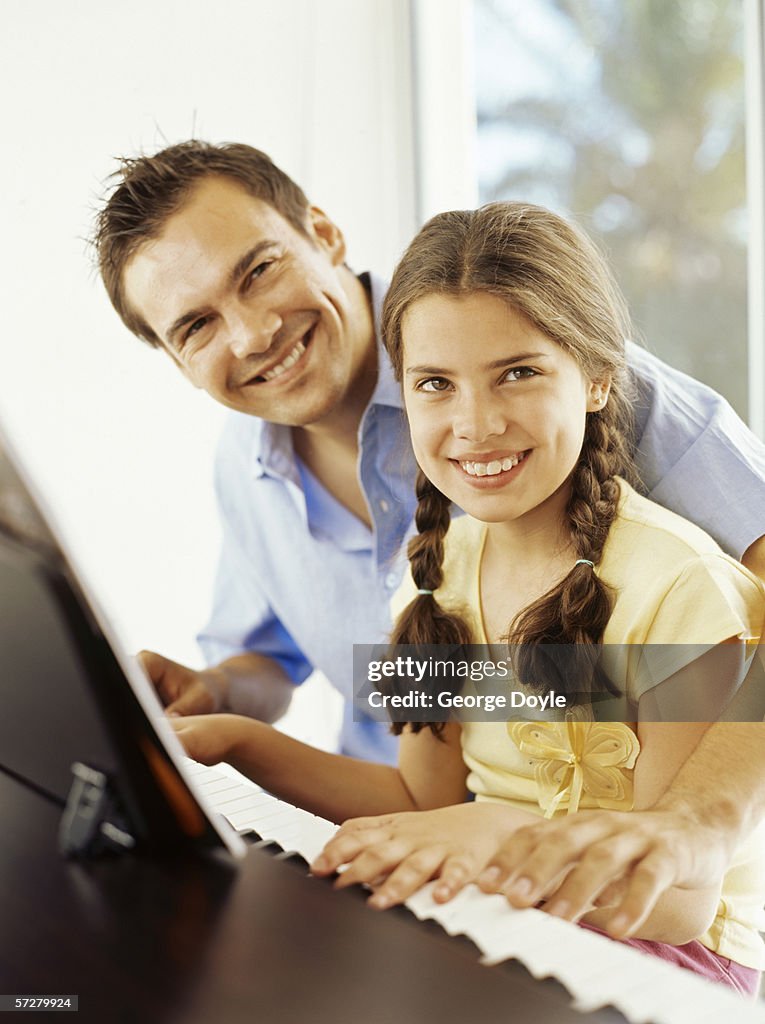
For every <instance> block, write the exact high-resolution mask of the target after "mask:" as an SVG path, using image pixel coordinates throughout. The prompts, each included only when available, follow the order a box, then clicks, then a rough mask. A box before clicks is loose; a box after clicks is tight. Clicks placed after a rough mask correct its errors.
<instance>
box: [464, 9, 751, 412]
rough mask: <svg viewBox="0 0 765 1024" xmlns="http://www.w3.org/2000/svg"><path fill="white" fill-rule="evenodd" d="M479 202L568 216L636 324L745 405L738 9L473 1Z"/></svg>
mask: <svg viewBox="0 0 765 1024" xmlns="http://www.w3.org/2000/svg"><path fill="white" fill-rule="evenodd" d="M473 12H474V13H473V17H474V29H475V36H474V38H475V54H474V66H475V69H476V102H477V112H478V161H477V162H478V169H479V191H480V198H481V202H489V201H491V200H494V199H510V198H513V199H528V200H530V201H533V202H538V203H541V204H543V205H546V206H550V207H551V208H553V209H555V210H557V211H559V212H561V213H566V214H570V215H572V216H574V217H575V218H576V219H577V220H578V221H579V222H580V223H581V224H582V225H583V226H584V227H585V228H587V230H589V231H590V233H591V234H592V235H594V237H595V238H596V239H598V240H599V241H600V243H601V245H602V246H603V248H604V249H605V250H606V252H607V253H608V255H609V257H610V259H611V262H612V265H613V266H614V269H615V272H616V276H617V278H618V280H619V282H620V284H621V286H622V288H623V290H624V292H625V294H626V296H627V299H628V301H629V304H630V308H631V310H632V314H633V318H634V321H635V324H636V328H637V335H638V337H639V338H641V339H642V340H643V341H644V342H645V344H646V345H647V347H648V348H650V349H651V350H652V351H654V352H656V353H657V354H658V355H660V356H661V357H662V358H663V359H665V360H667V361H668V362H670V363H672V364H673V365H674V366H676V367H678V368H679V369H682V370H684V371H685V372H687V373H690V374H692V375H693V376H695V377H697V378H699V379H700V380H703V381H705V382H707V383H708V384H710V385H711V386H713V387H714V388H716V390H718V391H720V392H722V393H723V394H724V395H725V396H726V397H727V398H728V399H729V401H730V402H731V403H732V404H733V406H734V407H735V408H736V410H737V411H738V412H739V413H740V414H741V415H742V416H743V417H746V416H747V414H748V411H749V398H748V390H747V388H748V359H749V355H748V347H747V230H748V225H747V206H746V147H745V131H746V124H745V101H744V91H745V89H744V83H745V76H744V5H743V4H741V3H737V2H731V0H672V2H671V3H667V2H666V0H629V2H628V0H474V5H473Z"/></svg>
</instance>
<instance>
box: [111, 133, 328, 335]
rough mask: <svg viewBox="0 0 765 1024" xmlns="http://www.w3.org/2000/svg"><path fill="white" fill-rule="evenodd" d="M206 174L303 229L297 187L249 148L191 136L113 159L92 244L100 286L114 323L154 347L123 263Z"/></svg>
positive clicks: (303, 208)
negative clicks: (116, 162)
mask: <svg viewBox="0 0 765 1024" xmlns="http://www.w3.org/2000/svg"><path fill="white" fill-rule="evenodd" d="M212 176H218V177H225V178H230V179H231V180H232V181H236V182H239V184H240V185H242V186H243V187H244V188H245V189H246V190H247V191H248V192H249V193H250V195H251V196H253V197H254V198H255V199H260V200H262V201H263V202H264V203H268V205H269V206H272V207H273V208H274V209H275V210H276V211H277V213H279V214H281V216H282V217H284V219H285V220H286V221H288V222H289V223H290V224H291V225H292V226H293V227H294V228H295V229H296V230H298V231H300V232H301V233H302V234H305V233H306V226H307V212H308V200H307V199H306V197H305V194H304V193H303V190H302V189H301V188H300V187H299V186H298V185H296V184H295V182H294V181H292V179H291V178H290V177H288V175H286V174H285V173H284V171H282V170H280V169H279V168H278V167H277V166H276V165H275V164H274V163H273V162H272V161H271V159H270V157H268V156H267V155H266V154H265V153H262V152H261V151H260V150H259V149H254V148H253V147H252V146H246V145H244V144H242V143H226V144H224V145H222V146H214V145H212V144H211V143H209V142H200V141H199V140H197V139H191V140H189V141H188V142H180V143H178V144H177V145H174V146H168V147H167V148H166V149H163V150H161V151H160V152H159V153H156V154H155V155H154V156H139V157H125V158H123V159H121V160H120V168H119V170H118V171H116V172H115V174H114V175H113V176H112V177H113V178H115V179H116V181H115V183H114V187H113V191H112V192H111V194H110V195H109V197H108V199H107V200H106V202H105V204H104V206H103V208H102V209H101V211H100V212H99V213H98V216H97V218H96V224H95V231H94V234H93V244H94V246H95V249H96V254H97V258H98V268H99V271H100V273H101V277H102V279H103V282H104V285H105V286H106V291H107V293H108V295H109V298H110V299H111V303H112V305H113V306H114V308H115V309H116V310H117V313H118V314H119V315H120V318H121V319H122V322H123V323H124V324H125V325H126V326H127V327H128V328H129V330H131V331H132V332H133V334H137V335H138V337H139V338H142V339H143V340H144V341H146V342H148V343H149V344H150V345H153V346H154V347H155V348H158V347H159V346H160V344H161V342H160V340H159V338H158V337H157V335H156V334H155V333H154V331H153V330H152V329H151V327H150V326H149V325H148V324H147V323H145V322H144V321H143V320H142V319H141V317H140V316H138V314H137V313H136V312H135V311H134V310H132V309H131V308H130V306H129V305H128V302H127V299H126V297H125V292H124V287H123V276H124V270H125V265H126V264H127V262H128V260H129V259H130V258H131V256H132V255H133V254H134V253H135V251H136V250H137V249H138V248H139V246H140V245H142V244H143V243H144V242H146V241H148V240H149V239H152V238H156V237H157V236H158V235H159V234H160V233H161V231H162V228H163V227H164V225H165V224H166V222H167V220H168V218H169V217H171V216H172V215H173V214H174V213H175V212H176V211H177V210H178V209H179V208H180V207H181V206H182V204H183V202H184V200H185V199H186V197H187V196H188V194H189V192H190V191H191V189H192V188H193V187H194V185H195V184H196V183H197V182H199V181H201V180H202V179H203V178H207V177H212Z"/></svg>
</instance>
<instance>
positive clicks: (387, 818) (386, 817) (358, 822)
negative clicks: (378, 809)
mask: <svg viewBox="0 0 765 1024" xmlns="http://www.w3.org/2000/svg"><path fill="white" fill-rule="evenodd" d="M402 817H404V814H378V815H371V816H369V817H366V818H349V819H348V820H347V821H344V822H343V824H342V825H341V826H340V828H339V829H338V833H337V834H338V835H339V834H340V833H344V832H360V831H361V832H363V831H367V830H369V829H384V828H389V827H390V826H391V825H392V824H393V823H394V821H395V820H396V819H397V818H402Z"/></svg>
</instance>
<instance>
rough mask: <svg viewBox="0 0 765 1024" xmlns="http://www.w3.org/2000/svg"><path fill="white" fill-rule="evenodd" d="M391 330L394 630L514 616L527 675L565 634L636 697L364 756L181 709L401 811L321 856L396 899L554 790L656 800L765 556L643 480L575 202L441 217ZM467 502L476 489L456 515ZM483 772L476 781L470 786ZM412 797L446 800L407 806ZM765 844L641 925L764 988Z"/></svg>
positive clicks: (404, 639) (296, 782)
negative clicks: (401, 493)
mask: <svg viewBox="0 0 765 1024" xmlns="http://www.w3.org/2000/svg"><path fill="white" fill-rule="evenodd" d="M383 331H384V339H385V343H386V346H387V348H388V351H389V354H390V357H391V361H392V363H393V366H394V369H395V371H396V374H397V377H398V379H399V380H400V381H401V383H402V387H403V392H404V399H405V404H406V409H407V415H408V417H409V423H410V429H411V433H412V443H413V447H414V451H415V455H416V457H417V461H418V463H419V466H420V468H421V473H420V476H419V479H418V485H417V494H418V502H419V503H418V510H417V517H416V522H417V527H418V534H417V536H416V537H415V538H414V539H413V540H412V542H411V544H410V548H409V560H410V568H411V578H410V580H409V581H408V582H407V583H405V584H404V586H403V587H402V591H401V592H400V593H399V595H398V597H397V601H396V602H395V610H396V611H398V612H400V614H399V618H398V621H397V623H396V628H395V630H394V636H393V640H394V642H396V643H407V644H420V643H429V644H430V643H437V644H455V643H456V644H463V643H470V642H472V643H487V642H490V643H496V642H499V641H505V640H507V639H508V638H509V639H510V640H511V641H512V642H513V643H514V644H515V643H517V644H519V645H520V646H519V647H518V648H517V651H518V652H519V656H518V658H517V659H516V665H517V669H518V673H519V679H520V684H521V685H523V684H526V683H528V682H530V681H532V680H537V679H539V678H540V673H541V675H542V676H543V675H544V670H545V659H544V653H545V652H544V645H545V644H566V645H571V646H570V648H568V649H569V650H570V652H571V658H573V659H576V661H577V664H574V665H573V666H572V665H571V663H569V669H570V670H569V671H568V672H567V673H566V674H565V675H564V676H562V677H561V678H560V679H559V680H558V682H557V683H556V686H557V688H558V690H559V692H560V689H561V686H563V687H566V686H567V685H568V684H567V682H566V680H567V679H570V678H573V679H579V678H582V676H581V672H583V671H585V670H589V666H590V664H591V655H592V652H593V650H596V649H597V648H598V647H599V645H601V644H605V645H613V646H608V647H606V648H603V650H605V651H607V652H608V653H607V655H606V658H605V662H606V665H605V667H606V670H607V676H608V682H604V683H603V684H602V688H603V690H604V693H605V692H607V693H608V695H609V696H610V697H611V700H612V702H614V701H616V702H617V704H618V703H620V711H621V714H620V715H618V716H616V717H621V719H622V721H621V722H619V721H616V722H599V721H595V720H594V718H593V714H592V711H591V706H590V704H589V703H586V704H583V703H578V701H579V700H580V699H581V698H579V697H577V694H576V693H574V692H570V688H569V692H567V700H568V709H567V712H566V718H565V720H564V721H542V722H523V721H510V722H509V723H496V722H494V723H491V722H464V723H462V724H461V725H460V724H459V723H456V722H450V723H447V724H446V725H443V724H441V725H439V724H437V723H433V724H432V725H431V726H430V727H429V728H428V727H422V726H421V725H420V724H417V723H410V724H409V725H408V726H406V727H405V728H403V734H402V739H401V749H400V759H399V765H398V769H393V768H387V767H384V766H380V765H371V764H367V763H364V762H354V765H353V770H349V768H350V766H349V765H348V759H343V758H338V757H335V756H334V755H329V754H323V753H321V752H319V751H315V750H313V749H312V748H308V747H305V746H304V745H302V744H299V743H296V742H295V741H292V740H289V739H288V738H287V737H284V736H282V735H281V734H279V733H276V732H274V730H272V729H270V727H268V726H265V725H263V724H262V723H259V722H253V721H251V720H246V719H238V718H236V716H220V715H217V716H215V719H216V724H215V728H214V730H213V729H212V728H207V727H205V726H204V725H203V724H201V723H200V722H199V720H195V719H193V718H192V719H180V720H178V722H177V725H176V728H177V729H178V731H179V733H180V734H181V738H182V739H184V740H185V742H186V744H187V747H188V749H189V752H190V753H191V754H192V756H193V757H196V758H197V759H198V760H203V761H207V762H208V763H213V762H214V761H216V760H221V759H225V760H228V761H230V762H231V763H233V764H235V766H236V767H238V768H239V769H240V770H242V771H244V772H245V773H247V774H250V775H251V776H252V777H254V778H256V780H257V781H258V782H260V783H261V784H262V785H264V786H266V787H267V788H269V789H271V790H272V791H274V792H276V793H277V794H278V795H280V796H282V797H283V798H284V799H287V800H290V801H292V802H293V803H297V804H300V805H301V806H304V807H307V808H308V809H309V810H312V811H314V812H315V813H319V814H322V815H324V816H325V817H330V818H332V819H333V820H336V821H342V820H345V819H347V818H348V817H349V816H351V815H355V814H366V815H370V814H378V815H379V814H382V815H384V817H378V818H364V819H361V820H357V821H352V822H348V823H347V824H346V825H345V826H344V828H343V829H341V831H340V832H339V833H338V835H337V836H336V837H335V838H334V839H333V840H332V842H330V843H329V844H328V846H327V848H326V849H325V851H324V852H323V854H322V856H321V857H320V858H318V860H317V861H316V862H315V863H314V865H312V869H313V870H314V872H315V873H317V874H329V873H331V872H333V871H334V870H336V869H337V868H338V867H339V866H340V865H341V864H347V865H349V866H348V867H347V869H346V870H345V871H344V873H343V874H342V875H341V876H340V878H339V879H338V882H337V883H336V884H337V885H338V886H339V887H342V886H346V885H350V884H353V883H355V882H370V883H373V882H378V881H379V880H380V879H385V881H384V883H383V884H382V885H381V886H380V887H379V888H378V890H377V891H376V893H375V894H374V895H373V896H372V897H371V899H370V902H371V903H372V905H373V906H377V907H379V908H384V907H386V906H390V905H391V904H393V903H395V902H399V901H400V900H402V899H404V898H406V897H407V896H408V895H410V894H411V893H412V892H413V891H414V890H415V889H416V888H418V887H419V886H420V885H422V884H423V883H424V882H425V881H427V880H428V879H430V878H432V877H439V879H440V881H439V885H438V887H437V889H436V898H441V899H448V898H450V896H451V895H453V894H454V892H456V891H457V890H458V889H459V888H460V887H461V886H462V885H464V884H466V882H468V881H470V880H471V879H474V878H475V877H476V876H477V875H478V874H479V873H480V871H481V870H482V869H483V867H484V866H485V865H486V864H487V863H488V861H489V860H490V858H491V857H492V855H493V854H494V853H495V851H496V850H497V848H498V847H499V846H500V845H501V844H502V842H503V841H504V840H505V839H506V838H507V837H508V836H510V835H511V834H512V833H513V832H514V831H515V830H517V829H518V828H519V827H521V826H523V825H526V824H528V823H529V822H532V821H536V820H538V818H539V816H540V815H547V816H550V817H551V816H552V815H554V814H556V813H558V814H559V813H562V812H564V811H568V812H570V813H571V812H574V811H576V810H578V809H579V808H580V807H581V808H585V807H622V808H624V809H630V808H632V807H634V808H635V809H639V808H641V807H647V806H650V805H651V804H652V803H653V802H654V801H655V800H656V799H657V798H658V797H659V796H660V794H661V793H662V792H663V790H664V789H665V788H666V786H667V784H668V782H669V781H670V780H671V778H672V777H673V776H674V774H675V773H676V771H677V769H678V768H679V767H680V765H681V764H682V763H683V761H684V760H685V759H686V757H687V756H688V754H689V753H690V751H691V750H692V749H693V748H694V746H695V745H696V743H697V742H698V740H699V738H700V736H701V735H702V733H703V731H704V728H705V726H704V725H703V724H700V723H698V722H693V723H683V724H679V723H667V722H665V723H661V722H657V721H655V719H656V718H657V717H660V715H659V712H660V711H663V712H664V714H665V716H667V715H669V716H671V717H675V718H676V717H677V707H676V706H673V702H674V704H675V705H677V704H678V702H679V706H680V708H682V707H683V706H684V700H685V699H687V694H688V692H689V691H688V687H689V685H693V686H694V687H695V691H696V692H695V694H694V698H695V697H696V696H697V695H698V694H699V692H700V693H701V696H702V697H704V698H706V697H707V696H708V697H709V700H708V702H707V703H702V704H701V706H700V705H699V701H698V700H696V701H695V703H694V709H695V715H694V717H696V718H700V717H702V718H704V717H708V718H713V717H716V716H717V713H719V709H720V708H721V707H722V706H724V704H725V702H726V701H727V697H728V696H729V693H728V692H727V690H726V689H725V688H724V687H723V688H722V689H720V688H719V687H717V686H716V685H712V684H713V683H714V682H715V680H716V679H719V678H723V679H726V680H727V679H731V678H734V677H735V672H734V671H732V670H731V667H730V666H729V665H728V666H725V671H720V670H719V665H717V666H715V669H716V670H715V672H714V674H713V675H711V676H710V681H709V686H708V690H709V693H708V694H707V693H706V690H707V687H706V686H705V685H704V684H703V683H701V682H700V681H699V679H698V675H697V669H698V666H694V672H693V674H692V675H691V674H689V672H688V671H686V670H687V663H688V662H690V661H693V660H694V659H693V653H692V652H689V650H688V647H687V646H683V647H679V646H677V645H680V644H682V645H693V644H698V645H704V646H705V647H707V648H709V647H710V646H715V647H716V648H717V651H722V652H723V654H725V653H726V652H729V651H735V648H732V647H728V648H724V647H723V648H721V647H719V646H718V645H721V644H724V643H725V642H727V641H732V640H738V639H739V638H745V637H750V636H754V635H757V634H758V632H759V627H760V625H761V623H762V619H763V614H764V612H765V608H764V606H763V594H762V588H761V586H760V584H759V583H758V581H757V580H756V579H755V577H753V576H751V575H750V574H749V573H748V572H747V571H746V570H745V569H743V568H742V567H741V566H740V565H738V563H736V562H734V561H733V560H732V559H729V558H727V557H726V556H725V555H724V554H722V552H721V551H720V550H719V548H717V546H716V544H715V543H714V542H713V541H712V540H711V539H710V538H709V537H707V536H706V535H705V534H703V533H702V532H701V531H700V530H698V529H697V528H696V527H694V526H692V525H691V524H689V523H687V522H685V521H684V520H682V519H680V518H679V517H677V516H675V515H673V514H672V513H669V512H667V511H665V510H663V509H661V508H660V507H659V506H657V505H654V504H652V503H650V502H648V501H647V500H645V499H643V498H641V497H640V496H639V495H638V494H637V493H636V492H635V491H634V490H633V489H632V488H631V487H630V486H629V484H628V483H627V482H626V481H625V479H624V475H625V474H629V471H630V468H629V459H628V455H627V448H626V444H625V436H626V431H627V429H628V408H629V402H628V395H627V393H626V387H625V370H624V355H623V344H624V343H623V339H624V338H625V337H626V336H627V335H628V333H629V328H628V320H627V314H626V311H625V309H624V305H623V302H622V300H621V298H620V296H619V294H618V292H617V290H616V289H615V287H614V285H613V283H612V281H611V278H610V275H609V273H608V271H607V269H606V267H605V265H604V263H603V261H602V259H601V257H600V256H599V254H598V253H597V252H596V250H595V249H594V248H593V246H592V245H591V243H590V242H589V241H588V240H587V239H586V238H585V237H584V236H583V235H582V234H581V233H580V232H579V231H577V230H576V229H575V228H573V227H572V226H571V225H569V224H568V223H566V222H565V221H563V220H562V219H560V218H559V217H556V216H555V215H553V214H551V213H549V212H547V211H545V210H542V209H539V208H537V207H532V206H528V205H521V204H514V203H505V204H495V205H492V206H488V207H485V208H483V209H481V210H478V211H466V212H456V213H448V214H442V215H440V216H438V217H436V218H434V219H433V220H432V221H430V222H429V223H428V224H427V225H426V226H425V227H424V228H423V230H422V231H421V232H420V234H419V235H418V236H417V237H416V238H415V240H414V241H413V243H412V244H411V246H410V247H409V249H408V250H407V252H406V254H405V255H404V257H403V260H402V261H401V264H400V265H399V267H398V269H397V270H396V273H395V275H394V278H393V282H392V284H391V288H390V291H389V293H388V297H387V299H386V303H385V308H384V312H383ZM452 503H454V504H455V505H456V506H458V507H459V508H461V509H463V510H464V511H465V512H467V513H468V515H466V516H464V517H460V518H458V519H456V520H455V521H454V522H453V523H451V521H450V509H451V505H452ZM628 645H635V646H633V647H632V648H631V647H630V646H628ZM637 645H640V646H637ZM645 645H664V646H662V647H658V646H655V647H654V646H652V647H650V648H649V647H648V646H645ZM667 645H674V646H667ZM650 651H656V652H658V655H656V656H654V657H653V658H652V657H651V656H650ZM659 680H662V681H663V680H667V681H666V682H659V684H658V685H657V681H659ZM689 680H690V681H689ZM678 693H679V694H680V697H679V698H678ZM667 709H669V711H667ZM611 717H614V716H613V713H612V715H611ZM652 719H653V720H652ZM633 721H634V722H635V724H634V725H633V726H628V725H626V724H623V723H625V722H633ZM397 729H398V731H402V726H401V725H399V726H398V727H397ZM287 766H289V770H286V768H287ZM466 788H467V789H469V790H470V791H472V792H473V793H474V794H475V795H476V798H477V799H476V801H475V802H474V803H469V804H465V803H464V802H463V801H464V798H465V795H466ZM413 810H417V811H423V810H424V811H427V813H418V814H411V813H391V812H411V811H413ZM757 855H758V850H756V849H747V850H742V851H738V853H737V856H736V858H735V862H734V865H735V866H734V869H733V870H732V871H731V872H729V875H727V876H726V879H725V882H724V885H723V892H722V898H720V893H719V892H718V891H712V890H708V891H705V892H703V893H699V892H694V893H689V892H683V891H679V890H671V891H670V892H668V893H667V894H665V896H664V897H662V898H661V900H660V901H659V902H658V903H657V905H656V907H655V908H654V910H653V911H652V913H651V914H650V916H649V917H648V918H647V920H646V921H645V922H644V923H643V924H642V925H641V928H640V932H639V939H640V940H643V942H644V943H650V944H651V949H652V951H654V952H657V953H659V954H660V955H663V954H667V955H670V954H668V953H667V948H666V946H665V944H667V943H669V944H673V945H675V946H677V945H680V944H686V943H690V944H691V946H690V947H686V952H685V954H684V956H685V958H686V960H687V961H688V962H689V963H690V965H691V966H694V967H695V969H697V970H700V971H702V973H708V974H712V975H713V976H715V977H716V978H719V977H720V976H725V977H726V978H729V976H731V977H733V981H732V982H729V983H731V984H734V985H735V986H737V987H739V988H742V989H746V990H753V987H754V986H755V985H756V979H757V969H759V968H760V967H761V966H762V947H761V943H760V940H759V938H758V936H757V927H758V925H759V911H758V909H757V908H758V907H761V905H762V902H763V897H764V896H765V879H763V877H762V872H761V870H760V874H759V875H758V874H757V873H756V871H757V869H756V867H755V865H756V864H757V863H758V857H757ZM586 920H587V922H588V923H589V924H590V925H592V926H597V925H598V923H599V921H601V920H602V918H601V916H600V912H598V911H594V912H593V913H592V914H590V915H588V916H587V918H586ZM699 936H701V942H699V941H695V940H697V939H698V938H699ZM689 948H690V949H691V951H690V953H689V952H688V949H689ZM731 965H732V966H731Z"/></svg>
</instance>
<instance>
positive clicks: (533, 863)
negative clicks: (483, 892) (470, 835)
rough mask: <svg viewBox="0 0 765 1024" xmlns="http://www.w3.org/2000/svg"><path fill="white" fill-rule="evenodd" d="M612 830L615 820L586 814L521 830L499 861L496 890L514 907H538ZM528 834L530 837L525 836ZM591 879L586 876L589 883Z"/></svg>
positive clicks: (512, 839)
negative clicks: (557, 822)
mask: <svg viewBox="0 0 765 1024" xmlns="http://www.w3.org/2000/svg"><path fill="white" fill-rule="evenodd" d="M612 829H613V821H612V819H611V818H609V817H604V816H601V815H598V814H594V815H587V816H585V814H582V816H581V818H580V820H578V821H576V820H572V819H565V820H564V821H562V822H560V823H559V824H555V823H550V824H548V825H547V827H544V826H539V825H536V826H531V828H529V829H528V830H526V829H522V830H520V831H519V832H518V833H516V834H515V835H514V836H512V837H511V838H510V839H509V840H508V841H507V843H506V844H505V845H504V847H503V848H502V850H501V851H500V855H499V857H498V858H497V863H498V866H499V867H500V874H499V877H498V879H495V885H496V888H495V889H494V891H495V892H496V891H501V892H503V893H504V894H505V895H506V896H507V898H508V900H509V901H510V903H512V904H513V906H516V907H529V906H534V905H535V904H536V903H538V902H539V901H540V900H541V899H544V898H545V897H546V896H549V895H550V894H551V893H554V892H555V891H556V889H557V887H558V886H559V884H560V883H561V881H563V880H564V879H565V878H566V876H567V874H568V872H569V870H570V869H571V868H572V867H573V868H576V866H577V865H578V864H579V863H580V859H581V858H583V857H586V856H588V855H589V853H590V851H591V850H592V849H593V844H596V843H597V842H598V840H600V839H601V838H602V837H603V836H606V835H608V833H609V832H610V831H611V830H612ZM525 831H528V835H527V836H523V835H522V834H521V833H522V832H525ZM516 840H518V842H516ZM597 877H598V876H596V880H597ZM589 878H590V876H589V874H588V873H585V875H584V881H585V883H586V882H588V881H589ZM561 916H565V915H564V914H562V915H561Z"/></svg>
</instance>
